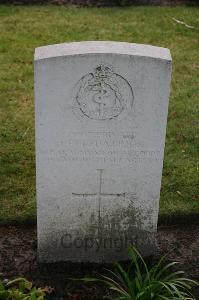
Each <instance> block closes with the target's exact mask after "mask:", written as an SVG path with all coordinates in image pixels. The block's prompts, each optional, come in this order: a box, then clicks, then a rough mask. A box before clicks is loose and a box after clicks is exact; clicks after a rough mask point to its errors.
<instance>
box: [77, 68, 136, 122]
mask: <svg viewBox="0 0 199 300" xmlns="http://www.w3.org/2000/svg"><path fill="white" fill-rule="evenodd" d="M74 97H75V102H76V105H75V106H76V108H77V109H79V110H80V112H81V115H82V116H86V117H87V118H90V119H94V120H107V119H113V118H116V117H118V116H119V115H120V114H123V113H124V112H125V111H129V109H130V108H131V107H132V105H133V90H132V87H131V86H130V84H129V83H128V81H127V80H126V79H124V78H123V77H122V76H121V75H119V74H116V73H114V72H113V70H112V68H111V67H110V66H107V65H105V64H100V65H98V66H97V67H96V68H95V69H94V71H93V72H91V73H88V74H86V75H85V76H83V77H82V78H81V79H80V80H79V81H78V82H77V84H76V86H75V94H74Z"/></svg>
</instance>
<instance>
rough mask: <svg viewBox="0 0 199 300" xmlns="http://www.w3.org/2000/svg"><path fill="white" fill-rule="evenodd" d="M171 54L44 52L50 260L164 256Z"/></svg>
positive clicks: (42, 225) (41, 120)
mask: <svg viewBox="0 0 199 300" xmlns="http://www.w3.org/2000/svg"><path fill="white" fill-rule="evenodd" d="M170 76H171V56H170V51H169V50H168V49H165V48H159V47H154V46H148V45H138V44H129V43H119V42H78V43H64V44H59V45H51V46H45V47H40V48H37V49H36V51H35V103H36V170H37V174H36V177H37V203H38V208H37V218H38V254H39V260H40V261H66V260H71V261H99V262H100V261H106V262H109V261H114V260H125V259H127V257H128V245H129V244H133V245H134V246H136V247H137V248H138V249H139V250H140V251H141V253H142V254H143V255H150V254H152V253H153V250H154V240H155V239H154V234H155V232H156V228H157V219H158V210H159V194H160V186H161V176H162V164H163V156H164V143H165V132H166V122H167V110H168V100H169V89H170Z"/></svg>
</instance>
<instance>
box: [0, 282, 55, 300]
mask: <svg viewBox="0 0 199 300" xmlns="http://www.w3.org/2000/svg"><path fill="white" fill-rule="evenodd" d="M48 292H49V291H48V288H47V287H46V288H36V287H33V286H32V282H30V281H28V280H26V279H25V278H17V279H14V280H12V281H8V282H7V283H3V282H1V281H0V300H44V297H45V295H46V293H48Z"/></svg>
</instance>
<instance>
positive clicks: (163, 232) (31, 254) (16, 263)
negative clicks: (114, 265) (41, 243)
mask: <svg viewBox="0 0 199 300" xmlns="http://www.w3.org/2000/svg"><path fill="white" fill-rule="evenodd" d="M36 250H37V243H36V227H35V226H32V227H28V228H24V227H15V226H9V227H0V279H6V278H13V277H16V276H21V275H22V276H25V277H26V278H28V279H29V280H32V281H33V282H34V283H35V284H36V285H38V286H51V287H53V288H55V293H54V294H52V295H51V296H50V298H49V299H64V300H65V299H67V300H92V299H96V300H98V299H111V296H110V294H109V292H108V291H107V290H106V288H105V287H103V286H101V285H99V284H94V283H92V284H91V283H90V284H85V283H83V282H79V281H74V280H71V278H82V277H84V276H89V277H96V272H97V273H103V272H104V266H99V265H95V264H85V263H84V264H74V263H57V264H44V265H41V264H40V265H39V264H38V263H37V260H36ZM166 253H169V254H168V259H169V260H171V261H179V262H180V266H179V269H182V270H184V271H185V272H186V274H187V276H188V277H190V278H193V279H196V280H199V224H198V225H197V224H196V225H191V226H168V227H159V229H158V247H157V253H156V254H155V256H154V257H153V258H152V260H156V259H158V257H159V256H161V255H164V254H166ZM106 267H107V266H106ZM109 267H110V266H109ZM194 293H195V295H196V298H197V299H199V290H198V289H197V290H195V291H194ZM61 297H62V298H61Z"/></svg>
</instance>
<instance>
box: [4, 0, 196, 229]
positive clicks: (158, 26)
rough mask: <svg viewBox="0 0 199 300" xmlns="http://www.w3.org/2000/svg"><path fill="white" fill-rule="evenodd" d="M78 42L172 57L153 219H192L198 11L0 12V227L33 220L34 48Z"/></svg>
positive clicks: (32, 8)
mask: <svg viewBox="0 0 199 300" xmlns="http://www.w3.org/2000/svg"><path fill="white" fill-rule="evenodd" d="M172 18H176V19H179V20H183V21H184V22H186V23H188V24H190V25H192V26H194V29H190V28H187V27H185V26H184V25H181V24H177V23H176V22H175V21H174V20H173V19H172ZM84 40H114V41H127V42H133V43H142V44H152V45H157V46H162V47H167V48H169V49H170V50H171V53H172V57H173V79H172V93H171V98H170V108H169V117H168V127H167V138H166V149H165V159H164V172H163V181H162V190H161V205H160V213H161V215H162V216H165V215H169V216H173V215H176V216H177V215H184V214H190V215H191V214H195V213H199V201H198V198H197V195H198V180H197V179H198V178H197V177H198V174H197V173H198V168H199V166H198V165H197V150H198V148H197V138H196V136H197V133H198V132H197V125H198V124H197V122H198V120H197V113H198V91H199V89H198V87H199V76H197V75H199V9H198V8H197V7H192V8H191V7H176V8H163V7H128V8H81V9H80V8H78V9H76V8H72V7H56V6H29V7H28V6H27V7H25V6H24V7H19V6H18V7H14V6H2V5H0V91H1V93H0V107H1V109H0V122H1V123H0V139H1V140H0V145H1V146H0V156H1V159H0V193H1V198H0V223H8V222H11V221H14V220H17V221H19V222H20V221H25V220H34V219H35V218H36V201H35V148H34V102H33V100H34V97H33V53H34V48H36V47H38V46H41V45H47V44H55V43H63V42H70V41H84Z"/></svg>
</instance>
